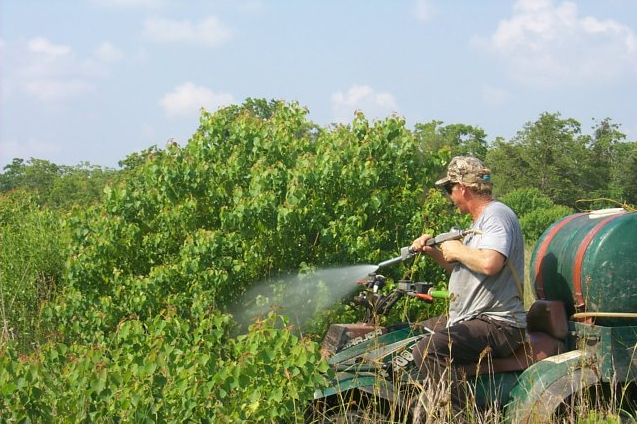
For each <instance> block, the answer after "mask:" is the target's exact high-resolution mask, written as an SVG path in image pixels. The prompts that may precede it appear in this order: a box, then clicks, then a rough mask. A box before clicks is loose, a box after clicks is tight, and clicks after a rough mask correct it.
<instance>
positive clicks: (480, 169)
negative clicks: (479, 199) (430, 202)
mask: <svg viewBox="0 0 637 424" xmlns="http://www.w3.org/2000/svg"><path fill="white" fill-rule="evenodd" d="M456 183H460V184H462V185H464V186H466V187H468V188H470V189H472V190H473V191H475V192H476V193H478V194H491V188H492V187H493V183H492V182H491V171H490V170H489V169H488V168H485V166H484V165H483V164H482V162H481V161H480V159H477V158H474V157H470V156H456V157H454V158H453V159H451V162H449V166H448V167H447V176H446V177H445V178H442V179H440V180H438V181H436V187H451V186H452V185H453V184H456Z"/></svg>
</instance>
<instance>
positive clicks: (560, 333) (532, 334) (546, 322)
mask: <svg viewBox="0 0 637 424" xmlns="http://www.w3.org/2000/svg"><path fill="white" fill-rule="evenodd" d="M526 325H527V327H526V340H525V341H524V344H522V346H520V347H519V348H517V349H516V350H515V352H513V355H511V356H508V357H506V358H493V357H491V356H488V357H487V358H486V359H485V360H483V361H482V363H480V364H471V365H465V366H463V367H462V368H463V369H464V372H465V373H466V374H467V375H476V374H488V373H493V374H495V373H499V372H509V371H522V370H525V369H526V368H528V367H530V366H531V365H533V364H534V363H536V362H538V361H541V360H543V359H546V358H548V357H549V356H553V355H557V354H558V353H561V352H564V351H565V350H566V344H565V342H564V340H565V339H566V336H567V334H568V323H567V320H566V310H565V309H564V304H563V303H562V302H561V301H559V300H536V301H535V302H533V304H532V305H531V307H530V308H529V311H528V313H527V316H526Z"/></svg>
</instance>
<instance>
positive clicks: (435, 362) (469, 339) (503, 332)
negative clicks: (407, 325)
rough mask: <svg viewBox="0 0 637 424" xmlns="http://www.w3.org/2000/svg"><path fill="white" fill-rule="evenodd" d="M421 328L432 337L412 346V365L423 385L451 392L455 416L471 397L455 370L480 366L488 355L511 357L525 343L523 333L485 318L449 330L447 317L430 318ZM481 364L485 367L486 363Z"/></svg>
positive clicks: (521, 330) (454, 326)
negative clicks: (478, 364)
mask: <svg viewBox="0 0 637 424" xmlns="http://www.w3.org/2000/svg"><path fill="white" fill-rule="evenodd" d="M421 325H423V326H425V327H427V328H429V329H430V330H433V331H434V333H433V334H431V335H430V336H427V337H425V338H423V339H422V340H420V341H419V342H418V343H417V344H416V345H415V346H414V349H413V356H414V363H415V364H417V365H418V367H419V370H420V377H421V378H422V380H423V381H424V382H425V383H426V384H429V385H431V384H437V385H439V387H443V386H444V387H447V388H448V389H450V392H449V393H450V394H451V406H452V411H453V412H454V414H462V413H464V412H465V409H466V408H465V407H466V405H467V403H466V398H467V396H470V395H469V394H468V393H467V392H466V383H463V382H462V380H463V376H461V375H459V374H460V371H459V368H458V367H456V366H457V365H466V364H472V363H476V362H481V361H482V360H483V359H484V358H485V356H486V355H488V354H490V355H492V356H493V357H497V358H498V357H506V356H510V355H511V354H512V353H513V351H514V350H515V349H516V348H518V347H519V346H520V345H521V344H522V343H523V342H524V330H523V329H519V328H516V327H512V326H510V325H507V324H504V323H501V322H500V321H497V320H494V319H491V318H488V317H487V316H485V315H481V316H479V317H477V318H475V319H472V320H468V321H464V322H461V323H459V324H455V325H452V326H451V327H449V328H447V327H446V325H447V318H446V317H435V318H431V319H428V320H426V321H424V322H423V323H421ZM484 363H485V364H486V363H487V362H486V360H485V362H484ZM442 383H447V384H442ZM438 392H439V391H438Z"/></svg>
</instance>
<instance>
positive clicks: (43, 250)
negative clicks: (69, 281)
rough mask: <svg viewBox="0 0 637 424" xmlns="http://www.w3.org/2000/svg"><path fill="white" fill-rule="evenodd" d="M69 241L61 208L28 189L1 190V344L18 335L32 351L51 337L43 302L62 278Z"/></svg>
mask: <svg viewBox="0 0 637 424" xmlns="http://www.w3.org/2000/svg"><path fill="white" fill-rule="evenodd" d="M66 244H67V237H66V236H65V233H64V227H63V221H62V219H61V215H60V213H59V212H53V211H50V210H48V209H46V208H41V207H40V206H38V205H37V204H36V202H35V201H34V199H33V198H31V197H30V196H29V195H28V194H26V193H20V192H12V193H4V194H2V195H0V320H1V325H0V327H1V333H0V346H1V345H4V344H5V343H7V342H8V341H10V340H13V341H15V342H16V346H17V348H18V349H19V350H20V351H22V352H27V351H29V350H31V349H33V348H34V347H36V346H37V345H38V344H39V343H41V342H42V341H43V340H44V338H45V337H46V334H47V332H48V329H46V328H42V324H41V322H42V321H41V319H40V311H41V306H42V304H43V302H46V301H47V300H49V299H51V298H52V296H53V294H54V292H55V290H56V289H57V287H58V284H59V281H60V279H61V278H62V273H63V270H64V261H65V254H64V252H65V251H66V247H65V246H66Z"/></svg>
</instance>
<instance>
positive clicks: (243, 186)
mask: <svg viewBox="0 0 637 424" xmlns="http://www.w3.org/2000/svg"><path fill="white" fill-rule="evenodd" d="M607 124H608V125H609V126H606V127H603V128H601V127H600V133H599V136H598V137H597V138H596V139H595V140H594V143H593V142H592V140H591V139H590V138H585V137H581V136H580V134H579V124H578V123H577V122H576V121H573V120H562V119H560V118H559V116H558V115H548V114H545V115H542V117H541V118H540V120H539V121H538V122H537V123H536V124H533V125H531V124H529V125H527V127H525V130H524V131H522V132H520V133H519V134H518V137H516V139H514V140H513V143H511V144H507V143H504V142H503V141H500V142H498V143H496V145H495V146H494V147H493V149H492V151H491V152H489V154H488V159H489V161H490V162H489V161H488V162H487V163H488V164H490V166H491V167H492V168H493V170H494V178H500V180H496V187H500V190H501V193H509V194H508V195H507V196H503V200H504V201H505V203H509V204H510V205H511V206H512V207H513V208H514V210H516V211H517V212H518V214H519V215H520V217H521V221H522V225H523V228H524V231H525V237H527V241H528V240H529V238H537V237H538V236H539V233H541V232H542V231H544V229H546V227H547V226H548V225H549V224H550V223H551V222H553V221H555V220H557V219H559V218H561V217H562V216H564V215H566V214H567V213H569V211H570V209H567V208H565V207H562V206H556V202H557V199H559V200H563V201H564V202H565V203H566V204H569V203H568V202H572V201H574V199H577V198H579V197H578V196H581V194H582V193H583V191H582V190H593V188H592V187H593V185H595V184H599V181H602V180H604V179H606V178H610V179H611V180H612V181H613V184H615V186H614V187H615V189H616V191H615V192H614V193H619V194H618V195H621V196H626V198H629V196H630V195H632V194H631V193H633V192H631V191H630V190H631V189H630V187H629V184H627V183H626V181H628V180H626V181H624V180H622V178H623V177H624V176H623V175H622V173H621V172H620V171H619V170H618V168H613V167H612V166H611V168H612V169H611V170H610V171H609V173H608V175H609V176H608V177H607V176H606V175H607V174H604V175H603V178H599V179H596V180H595V181H597V182H595V183H594V184H593V182H591V184H593V185H590V186H589V185H584V184H579V185H578V184H576V182H581V181H582V178H584V177H585V171H586V170H587V169H588V168H585V167H582V166H581V164H582V163H584V164H587V165H586V166H589V165H590V163H591V162H590V160H589V159H586V153H587V152H588V150H587V149H590V148H594V149H596V150H595V151H596V152H597V154H599V155H601V156H603V154H606V153H605V152H608V155H606V156H604V157H606V158H607V163H609V164H610V165H612V164H613V163H615V162H617V161H622V162H621V163H622V164H624V165H625V166H627V169H628V171H627V174H628V177H626V178H629V177H630V175H632V174H631V172H632V171H633V170H634V169H637V166H633V165H634V163H633V162H635V163H637V159H635V158H637V154H634V153H635V151H637V150H635V149H634V145H631V144H630V143H615V140H618V139H619V138H621V137H620V136H619V135H618V134H617V133H615V132H613V128H614V127H613V126H612V125H611V124H609V123H607ZM486 149H487V146H486V142H485V134H484V132H483V131H482V130H481V129H479V128H474V127H470V126H464V125H459V124H457V125H449V126H441V123H440V122H437V121H433V122H432V123H430V124H425V125H420V124H418V125H416V128H415V130H414V131H413V132H412V131H409V130H408V129H406V127H405V122H404V121H403V120H402V119H401V118H398V117H396V116H392V117H389V118H388V119H386V120H384V121H376V122H373V123H370V122H369V121H367V120H366V119H365V117H364V116H363V115H362V114H359V115H357V116H356V118H355V119H354V120H353V121H352V122H351V124H349V125H335V126H332V127H329V128H318V127H317V126H316V125H315V124H313V123H312V122H309V121H308V120H307V111H306V110H304V109H302V108H300V107H299V106H298V105H296V104H285V103H283V102H280V101H269V102H268V101H265V100H261V99H256V100H254V99H248V100H247V101H246V103H245V104H244V105H241V106H231V107H228V108H226V109H222V110H220V111H218V112H216V113H214V114H211V113H208V112H205V111H204V112H203V113H202V115H201V120H200V126H199V128H198V129H197V132H196V133H195V134H194V135H193V136H192V138H191V139H190V140H189V142H188V143H187V145H185V146H183V147H182V146H179V145H177V144H174V143H169V144H168V145H167V146H166V147H165V148H164V149H159V148H157V147H151V148H149V149H147V150H144V151H142V152H139V153H134V154H132V155H130V156H129V157H127V158H126V159H125V160H124V161H122V162H121V163H120V165H121V166H122V167H123V170H122V171H121V172H118V173H116V174H115V173H111V172H110V171H107V170H99V169H97V168H91V167H89V166H88V165H86V166H81V167H77V168H68V167H60V166H57V165H54V164H51V163H48V162H47V161H38V160H33V159H32V160H31V161H30V162H28V163H24V161H22V160H14V162H13V163H12V164H11V165H9V166H8V167H5V172H4V174H2V175H0V187H1V190H2V191H3V192H6V191H10V190H16V189H17V190H18V191H16V192H14V193H11V194H3V195H2V197H1V198H0V219H2V227H1V228H0V237H2V239H1V240H0V242H1V246H0V253H1V254H2V255H3V256H2V258H0V260H2V263H1V264H0V266H2V274H1V275H0V284H2V286H1V287H2V288H3V292H2V293H3V296H2V298H1V299H2V302H3V306H4V308H3V310H2V311H3V317H2V318H3V321H4V322H3V323H4V324H5V329H7V328H11V329H16V328H18V324H17V323H19V325H22V326H23V329H21V330H20V332H21V333H22V334H26V335H33V334H35V333H38V334H41V333H42V332H43V331H44V329H45V328H46V329H52V328H54V329H55V330H57V332H56V333H55V334H54V335H53V337H52V338H51V340H50V342H49V343H46V344H43V343H36V347H38V346H39V345H40V344H41V346H40V347H39V349H36V350H34V351H33V352H32V353H30V354H29V355H22V356H20V355H18V353H17V352H19V351H22V352H23V353H24V352H25V350H26V349H24V346H22V347H21V348H20V349H16V345H15V344H12V343H11V342H10V341H7V342H6V343H5V344H4V345H1V346H2V349H3V350H0V415H1V416H2V417H3V420H5V417H6V420H7V421H19V422H28V421H42V422H47V421H54V422H56V421H63V422H78V421H87V422H94V421H97V422H105V421H108V422H110V421H125V422H130V421H133V422H141V421H194V422H199V421H215V422H216V421H221V422H227V421H237V422H241V421H249V422H290V421H298V420H300V419H301V416H300V414H301V411H302V410H303V409H304V406H305V405H304V401H305V400H307V399H309V398H311V395H312V392H313V390H314V389H315V388H316V387H319V386H321V385H322V384H324V383H325V380H324V378H325V376H324V375H323V374H324V373H328V370H327V368H326V366H325V363H324V362H323V361H322V360H321V359H320V356H319V353H318V346H317V345H316V343H314V342H313V341H311V340H309V339H307V338H300V337H299V336H298V334H299V329H298V328H292V326H291V325H289V323H288V319H287V318H284V317H280V316H277V315H276V314H270V315H269V316H268V317H267V318H266V319H262V320H258V321H257V322H256V323H255V324H254V325H252V326H251V327H250V328H249V329H248V331H247V332H246V333H245V334H243V335H241V336H236V332H237V328H236V327H234V326H233V325H231V322H232V321H233V317H232V316H231V315H229V314H228V313H227V310H226V309H227V307H228V305H230V304H235V305H238V307H241V306H242V305H245V303H246V302H249V301H250V300H252V299H249V298H248V299H246V297H245V296H244V295H245V294H246V292H247V291H248V290H249V289H250V288H251V287H252V286H255V285H259V284H263V283H267V282H269V281H273V280H275V279H277V278H279V277H280V276H281V275H284V274H285V273H287V272H298V271H299V270H307V269H316V268H321V267H332V266H336V265H352V264H376V263H379V262H380V261H382V260H385V259H388V258H392V257H395V256H396V255H397V252H398V251H399V249H400V247H402V246H404V245H406V244H408V243H410V242H411V241H412V240H413V239H414V238H416V237H417V236H419V235H420V234H422V233H425V232H426V233H430V234H438V233H441V232H445V231H448V230H449V229H450V227H452V226H459V227H466V226H467V225H469V221H470V218H469V217H467V216H464V217H463V216H460V214H459V212H458V211H457V210H456V209H455V208H454V207H453V206H452V205H451V203H450V202H449V201H448V199H447V198H446V197H445V196H444V195H442V194H441V193H440V192H439V191H436V190H428V188H429V187H431V186H432V185H433V182H434V181H435V180H436V179H437V178H438V177H439V176H440V175H441V174H443V173H444V169H445V166H446V163H447V162H448V160H449V158H450V157H451V156H452V155H457V154H472V155H476V156H479V157H482V156H484V155H485V154H486ZM617 152H622V153H625V154H624V155H619V156H618V155H617V154H616V153H617ZM582 158H584V159H586V160H584V159H582ZM543 164H546V169H543V168H542V165H543ZM610 165H609V166H610ZM600 166H601V164H600ZM525 167H526V168H525ZM602 168H603V167H602ZM529 172H530V173H531V177H530V179H525V178H526V176H525V175H526V174H527V173H529ZM598 172H599V175H600V176H602V170H601V169H598ZM107 180H108V181H111V182H110V184H107ZM498 181H499V182H498ZM538 181H539V182H541V183H542V184H539V183H538ZM591 181H592V180H591ZM528 187H537V188H538V189H531V190H529V189H528ZM595 187H597V186H596V185H595ZM516 188H520V189H523V190H521V191H520V192H515V191H513V190H514V189H516ZM23 189H28V190H30V191H29V192H30V193H32V196H31V197H28V196H26V195H23V194H22V193H23V192H22V190H23ZM578 190H579V191H578ZM633 190H634V187H633ZM102 192H103V197H102V198H101V199H100V200H101V201H100V202H97V201H96V199H98V195H99V193H102ZM591 192H593V191H591ZM73 193H80V194H79V195H78V197H73ZM595 193H597V192H595ZM599 194H602V192H599ZM67 200H68V202H66V201H67ZM71 204H80V205H83V206H85V207H82V208H77V209H75V210H73V212H72V213H70V214H69V215H68V216H64V218H65V220H66V221H65V224H64V225H63V224H62V219H61V218H60V216H61V215H59V214H60V213H61V212H55V213H53V212H51V211H50V210H49V209H46V208H45V207H41V205H51V206H55V207H56V208H57V207H60V208H69V207H70V205H71ZM88 205H91V206H88ZM52 235H59V237H54V236H52ZM67 250H69V251H70V253H69V254H68V255H67V254H66V251H67ZM23 258H29V260H28V261H24V260H23ZM64 260H66V266H65V267H63V266H62V262H63V261H64ZM410 265H411V267H410V268H409V269H407V268H405V266H402V265H401V266H396V267H392V268H391V269H386V270H383V272H384V273H385V271H386V275H387V276H388V277H390V283H389V284H390V285H391V284H393V283H394V282H395V281H397V280H398V279H401V278H404V277H406V278H411V279H413V280H419V281H423V280H424V281H430V282H433V283H435V284H436V285H437V286H438V287H439V288H444V287H445V286H446V281H447V276H446V275H445V274H444V272H443V271H442V270H441V269H440V268H439V267H438V266H437V265H435V264H434V263H433V262H432V261H430V260H425V259H423V258H417V259H416V260H415V261H414V262H413V264H410ZM63 272H64V273H65V274H64V277H63V283H64V287H63V288H61V289H60V288H59V287H58V285H59V283H60V281H61V280H62V277H61V275H62V273H63ZM361 277H362V276H361ZM40 287H45V288H46V290H45V292H44V293H46V294H44V295H43V294H42V293H43V292H41V291H38V290H39V288H40ZM36 288H37V289H36ZM58 291H60V294H59V296H58V297H57V298H56V299H55V301H51V302H47V303H46V307H45V308H44V315H43V316H44V317H46V321H44V327H41V325H42V324H40V323H39V321H38V320H37V319H31V318H28V317H34V312H33V311H39V310H40V304H41V301H42V300H49V299H50V297H51V295H50V293H53V292H58ZM23 294H24V296H23V297H21V296H22V295H23ZM317 296H319V297H320V296H323V295H322V294H321V293H319V294H318V295H317ZM319 297H311V296H308V298H307V299H304V298H302V299H300V302H299V303H300V307H302V308H304V309H306V310H308V311H314V310H316V309H317V308H319V309H323V310H325V307H324V305H326V302H328V301H333V300H334V299H329V298H319ZM18 299H19V301H18ZM8 300H10V301H11V302H13V303H11V306H12V308H7V301H8ZM303 302H305V303H303ZM18 304H20V305H21V306H20V307H21V308H22V310H19V309H16V308H15V307H14V305H18ZM444 308H445V305H443V304H436V306H427V305H424V304H423V303H415V302H414V303H410V302H406V303H405V307H404V309H401V310H396V311H395V312H396V314H395V315H394V316H392V317H390V321H404V320H417V319H422V318H425V317H428V316H431V315H436V314H440V313H443V312H444ZM7 311H10V313H11V314H13V315H11V316H10V315H9V313H8V312H7ZM350 318H351V319H352V320H353V319H355V312H354V311H353V310H352V309H351V308H349V306H347V305H345V304H341V305H339V306H338V307H337V308H335V309H331V310H327V311H326V314H325V315H324V317H323V318H322V320H321V319H319V320H318V321H316V322H315V323H314V325H315V327H314V328H313V329H312V331H316V332H317V333H320V329H321V326H325V325H326V324H327V323H328V322H333V321H336V320H338V321H343V320H345V321H347V320H349V319H350ZM25 319H31V324H28V323H26V321H24V320H25ZM21 320H22V321H21ZM8 323H10V324H8ZM13 331H14V334H15V330H13ZM5 334H9V332H8V331H5ZM5 338H6V339H10V338H11V337H5ZM16 338H17V337H16ZM36 340H39V339H37V338H36ZM18 347H20V346H18Z"/></svg>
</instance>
